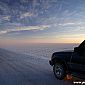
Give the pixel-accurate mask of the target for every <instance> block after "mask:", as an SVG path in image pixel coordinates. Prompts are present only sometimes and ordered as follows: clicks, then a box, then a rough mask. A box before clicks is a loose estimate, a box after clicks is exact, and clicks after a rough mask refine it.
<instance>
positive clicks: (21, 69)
mask: <svg viewBox="0 0 85 85" xmlns="http://www.w3.org/2000/svg"><path fill="white" fill-rule="evenodd" d="M0 85H72V82H70V81H65V80H57V79H56V78H55V77H54V75H53V72H52V67H51V66H50V65H49V63H48V59H45V58H40V57H39V58H38V57H34V56H29V55H25V54H18V53H14V52H10V51H7V50H4V49H0Z"/></svg>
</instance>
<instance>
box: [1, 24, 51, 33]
mask: <svg viewBox="0 0 85 85" xmlns="http://www.w3.org/2000/svg"><path fill="white" fill-rule="evenodd" d="M49 27H50V26H49V25H40V26H23V27H16V28H14V29H6V30H1V31H0V35H2V34H7V33H10V32H19V31H29V30H32V31H39V30H45V29H48V28H49Z"/></svg>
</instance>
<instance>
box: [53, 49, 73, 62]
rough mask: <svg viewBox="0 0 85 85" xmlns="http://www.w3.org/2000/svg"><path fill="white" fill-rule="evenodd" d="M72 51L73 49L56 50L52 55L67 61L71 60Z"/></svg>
mask: <svg viewBox="0 0 85 85" xmlns="http://www.w3.org/2000/svg"><path fill="white" fill-rule="evenodd" d="M72 53H73V50H65V51H59V52H54V53H53V55H52V59H53V58H55V57H58V58H60V59H64V60H66V61H69V59H70V57H71V55H72Z"/></svg>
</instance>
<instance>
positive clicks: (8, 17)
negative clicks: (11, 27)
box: [2, 16, 10, 21]
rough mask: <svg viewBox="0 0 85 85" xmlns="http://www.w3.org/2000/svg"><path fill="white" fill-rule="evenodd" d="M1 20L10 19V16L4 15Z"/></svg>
mask: <svg viewBox="0 0 85 85" xmlns="http://www.w3.org/2000/svg"><path fill="white" fill-rule="evenodd" d="M2 19H3V20H7V21H10V16H4V17H2Z"/></svg>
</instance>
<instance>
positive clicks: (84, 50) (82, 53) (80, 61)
mask: <svg viewBox="0 0 85 85" xmlns="http://www.w3.org/2000/svg"><path fill="white" fill-rule="evenodd" d="M71 69H73V70H74V71H77V72H85V44H84V45H83V46H81V47H80V46H79V47H78V48H77V51H74V53H73V54H72V57H71Z"/></svg>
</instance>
